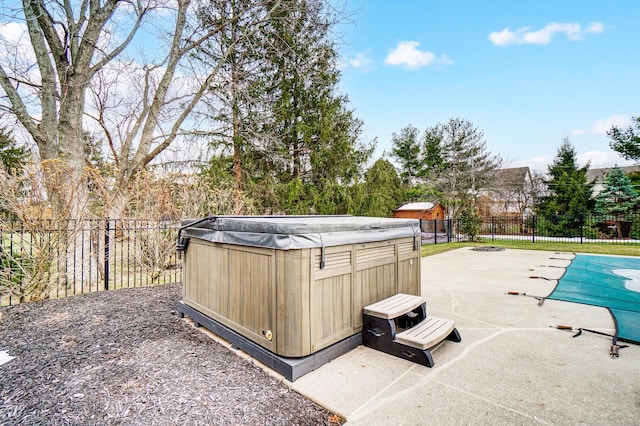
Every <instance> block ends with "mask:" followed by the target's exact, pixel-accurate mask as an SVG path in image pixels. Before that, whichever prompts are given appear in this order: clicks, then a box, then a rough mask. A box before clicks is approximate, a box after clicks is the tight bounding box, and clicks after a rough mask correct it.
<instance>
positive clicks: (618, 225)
mask: <svg viewBox="0 0 640 426" xmlns="http://www.w3.org/2000/svg"><path fill="white" fill-rule="evenodd" d="M420 228H421V231H422V244H438V243H448V242H461V241H469V240H470V239H471V238H475V239H478V238H480V239H481V240H484V241H500V240H502V241H509V240H510V241H514V240H517V241H528V242H532V243H535V242H542V241H557V242H570V243H577V244H586V243H591V244H612V243H614V244H640V214H632V215H624V216H597V215H585V216H577V217H576V216H560V215H558V216H551V217H543V216H535V215H530V216H490V217H484V218H482V222H481V223H480V226H479V228H478V229H476V230H475V234H474V235H471V234H470V233H469V230H466V229H463V228H462V227H461V223H460V221H458V220H453V219H445V220H420Z"/></svg>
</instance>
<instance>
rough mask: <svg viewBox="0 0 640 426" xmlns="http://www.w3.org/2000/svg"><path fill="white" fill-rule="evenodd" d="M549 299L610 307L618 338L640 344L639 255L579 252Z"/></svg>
mask: <svg viewBox="0 0 640 426" xmlns="http://www.w3.org/2000/svg"><path fill="white" fill-rule="evenodd" d="M547 299H555V300H565V301H568V302H576V303H584V304H587V305H594V306H602V307H605V308H608V309H609V311H610V312H611V315H612V316H613V318H614V321H615V325H616V332H617V335H618V338H620V339H622V340H626V341H629V342H634V343H640V257H619V256H595V255H582V254H578V255H576V257H575V258H574V259H573V261H572V262H571V264H570V265H569V267H567V270H566V271H565V273H564V275H563V276H562V277H561V278H560V280H558V284H557V285H556V288H555V289H554V290H553V292H551V294H550V295H549V296H548V297H547Z"/></svg>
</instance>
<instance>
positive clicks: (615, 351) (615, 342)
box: [549, 325, 629, 358]
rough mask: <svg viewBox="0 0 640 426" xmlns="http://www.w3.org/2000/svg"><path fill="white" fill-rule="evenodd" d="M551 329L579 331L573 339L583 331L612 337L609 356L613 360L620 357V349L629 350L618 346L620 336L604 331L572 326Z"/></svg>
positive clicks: (559, 326)
mask: <svg viewBox="0 0 640 426" xmlns="http://www.w3.org/2000/svg"><path fill="white" fill-rule="evenodd" d="M549 327H552V328H557V329H558V330H568V331H578V332H577V333H576V334H574V335H573V336H571V338H572V339H575V338H576V337H578V336H581V335H582V332H583V331H586V332H588V333H593V334H597V335H599V336H607V337H611V349H610V350H609V356H610V357H611V358H618V357H619V356H620V355H619V354H618V351H619V350H620V349H624V348H628V347H629V345H619V344H618V336H617V335H616V334H609V333H604V332H602V331H597V330H590V329H588V328H582V327H578V328H573V327H572V326H570V325H556V326H552V325H550V326H549Z"/></svg>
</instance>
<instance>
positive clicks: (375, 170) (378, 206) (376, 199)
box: [356, 158, 404, 217]
mask: <svg viewBox="0 0 640 426" xmlns="http://www.w3.org/2000/svg"><path fill="white" fill-rule="evenodd" d="M361 188H362V194H361V205H360V207H359V210H358V211H357V212H356V213H357V214H359V215H363V216H374V217H389V216H391V214H392V212H393V209H395V208H396V207H397V206H398V205H399V204H400V203H402V201H403V199H404V190H403V187H402V180H401V179H400V176H398V172H397V171H396V168H395V167H394V166H393V164H391V163H390V162H389V161H388V160H385V159H384V158H380V159H378V160H377V161H376V162H375V163H374V164H373V166H371V167H370V168H369V169H368V170H367V171H366V173H365V175H364V183H363V184H362V186H361Z"/></svg>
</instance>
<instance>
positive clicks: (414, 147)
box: [391, 124, 422, 189]
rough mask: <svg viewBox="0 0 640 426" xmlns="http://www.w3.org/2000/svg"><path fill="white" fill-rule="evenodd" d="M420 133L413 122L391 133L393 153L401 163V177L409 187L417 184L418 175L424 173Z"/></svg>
mask: <svg viewBox="0 0 640 426" xmlns="http://www.w3.org/2000/svg"><path fill="white" fill-rule="evenodd" d="M419 135H420V132H419V130H418V129H416V128H415V127H413V126H412V125H411V124H409V125H408V126H407V127H404V128H403V129H401V130H400V133H399V134H397V133H393V134H392V135H391V143H392V144H393V147H392V148H391V155H392V156H393V158H395V159H396V160H397V161H398V163H399V164H400V177H401V178H402V183H403V184H404V186H405V187H406V188H408V189H409V188H412V187H413V186H415V185H416V183H417V178H418V176H420V175H421V174H422V173H421V170H422V160H421V158H420V141H419Z"/></svg>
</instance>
